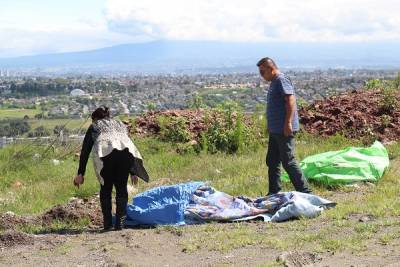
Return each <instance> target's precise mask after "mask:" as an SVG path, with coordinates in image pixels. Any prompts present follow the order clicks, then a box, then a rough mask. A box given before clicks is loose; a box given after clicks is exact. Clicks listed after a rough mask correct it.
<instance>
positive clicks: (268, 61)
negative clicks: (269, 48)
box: [257, 57, 278, 69]
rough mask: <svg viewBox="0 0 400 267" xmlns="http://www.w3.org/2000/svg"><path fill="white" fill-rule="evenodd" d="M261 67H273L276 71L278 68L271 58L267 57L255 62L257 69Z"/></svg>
mask: <svg viewBox="0 0 400 267" xmlns="http://www.w3.org/2000/svg"><path fill="white" fill-rule="evenodd" d="M261 65H263V66H267V67H274V68H276V69H277V68H278V66H277V65H276V64H275V61H273V60H272V58H269V57H264V58H262V59H260V60H259V61H258V62H257V67H260V66H261Z"/></svg>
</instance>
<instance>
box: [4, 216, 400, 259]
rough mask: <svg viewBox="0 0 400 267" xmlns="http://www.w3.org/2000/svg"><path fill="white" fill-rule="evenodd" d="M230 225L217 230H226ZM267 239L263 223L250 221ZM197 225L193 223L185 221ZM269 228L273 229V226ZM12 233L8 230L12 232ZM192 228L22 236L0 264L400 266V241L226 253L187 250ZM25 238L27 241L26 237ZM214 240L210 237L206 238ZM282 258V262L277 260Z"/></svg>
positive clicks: (258, 248) (248, 248) (7, 249)
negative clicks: (335, 249) (362, 247)
mask: <svg viewBox="0 0 400 267" xmlns="http://www.w3.org/2000/svg"><path fill="white" fill-rule="evenodd" d="M230 225H231V224H224V225H223V226H222V228H220V230H221V229H222V230H225V231H229V230H230V229H231V226H230ZM248 226H249V227H258V228H260V229H261V230H262V232H264V234H265V238H268V231H269V230H270V229H269V228H270V227H267V226H266V225H265V224H264V223H249V224H248ZM189 227H196V226H189ZM275 230H276V229H273V230H272V231H275ZM10 234H11V233H10ZM191 235H192V233H191V231H184V232H183V233H182V232H179V231H178V232H174V231H169V230H160V229H158V228H155V229H125V230H123V231H112V232H107V233H100V232H98V231H88V232H84V233H81V234H75V235H60V234H46V235H26V236H25V237H19V240H18V244H16V245H12V244H10V246H9V247H3V248H1V252H0V265H1V266H224V265H229V266H231V265H235V266H285V265H284V264H283V263H282V262H286V266H400V249H399V245H400V242H398V241H399V240H397V241H396V242H395V243H393V244H391V245H390V246H381V245H374V242H371V244H370V248H369V249H368V250H367V251H368V252H365V251H364V252H361V253H348V252H345V251H344V252H340V253H329V252H324V253H312V252H309V251H295V250H291V251H282V250H277V249H268V248H265V247H263V246H257V245H249V246H244V247H240V248H234V249H231V250H229V251H226V252H220V251H212V250H209V249H206V248H202V247H201V246H200V247H199V248H197V249H196V250H195V251H190V252H189V251H187V250H186V249H185V246H184V244H183V240H190V238H192V236H191ZM24 238H25V240H24ZM209 241H210V242H213V240H209ZM278 257H280V260H281V262H280V263H279V262H277V260H276V259H277V258H278Z"/></svg>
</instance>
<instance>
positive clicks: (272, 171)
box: [266, 133, 311, 195]
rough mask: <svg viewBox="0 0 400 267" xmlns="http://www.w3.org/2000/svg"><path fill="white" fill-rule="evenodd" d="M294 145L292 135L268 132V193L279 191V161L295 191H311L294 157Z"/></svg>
mask: <svg viewBox="0 0 400 267" xmlns="http://www.w3.org/2000/svg"><path fill="white" fill-rule="evenodd" d="M294 146H295V140H294V135H291V136H284V135H283V134H275V133H270V134H269V142H268V152H267V158H266V163H267V166H268V180H269V190H268V194H269V195H270V194H275V193H278V192H279V191H281V169H280V165H281V163H282V165H283V168H284V169H285V171H286V172H287V173H288V175H289V178H290V180H291V182H292V184H293V185H294V188H295V189H296V191H299V192H304V193H310V192H311V190H309V189H308V184H307V179H306V178H305V176H304V174H303V172H302V171H301V169H300V166H299V164H298V163H297V161H296V159H295V157H294Z"/></svg>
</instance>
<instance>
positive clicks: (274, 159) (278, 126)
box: [257, 57, 311, 195]
mask: <svg viewBox="0 0 400 267" xmlns="http://www.w3.org/2000/svg"><path fill="white" fill-rule="evenodd" d="M257 67H258V69H259V71H260V75H261V76H262V77H263V78H264V80H266V81H270V82H271V84H270V87H269V90H268V94H267V122H268V131H269V142H268V152H267V158H266V163H267V166H268V180H269V190H268V195H271V194H275V193H278V192H279V191H281V169H280V165H281V163H282V165H283V168H284V169H285V171H286V172H287V173H288V175H289V178H290V180H291V182H292V184H293V185H294V187H295V189H296V190H297V191H300V192H303V193H311V190H310V189H309V188H308V184H307V179H306V177H305V176H304V174H303V172H302V171H301V169H300V166H299V165H298V163H297V161H296V159H295V157H294V145H295V140H294V135H295V133H296V132H297V131H298V130H299V119H298V114H297V104H296V97H295V92H294V87H293V84H292V82H291V81H290V80H289V79H288V78H287V77H285V75H284V74H283V73H281V72H280V71H279V69H278V67H277V65H276V64H275V62H274V61H273V60H272V59H270V58H268V57H265V58H262V59H261V60H260V61H259V62H258V63H257Z"/></svg>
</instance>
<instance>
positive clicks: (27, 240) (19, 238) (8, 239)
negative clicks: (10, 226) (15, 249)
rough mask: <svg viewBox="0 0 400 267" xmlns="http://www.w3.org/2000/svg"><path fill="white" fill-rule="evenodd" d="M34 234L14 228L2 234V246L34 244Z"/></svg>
mask: <svg viewBox="0 0 400 267" xmlns="http://www.w3.org/2000/svg"><path fill="white" fill-rule="evenodd" d="M33 239H34V238H33V236H31V235H28V234H25V233H22V232H16V231H13V230H9V231H6V232H4V233H2V234H0V247H3V248H4V247H12V246H15V245H19V246H20V245H32V244H33V243H34V240H33Z"/></svg>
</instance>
